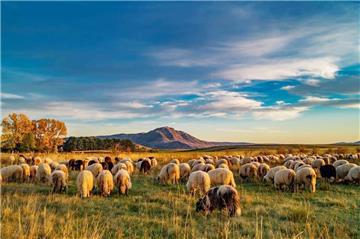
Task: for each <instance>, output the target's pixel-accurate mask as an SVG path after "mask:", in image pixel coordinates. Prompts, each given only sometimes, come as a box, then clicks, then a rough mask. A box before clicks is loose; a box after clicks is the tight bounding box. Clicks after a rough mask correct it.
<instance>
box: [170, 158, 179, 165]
mask: <svg viewBox="0 0 360 239" xmlns="http://www.w3.org/2000/svg"><path fill="white" fill-rule="evenodd" d="M169 163H174V164H177V165H179V164H180V161H179V160H178V159H173V160H171V161H170V162H169Z"/></svg>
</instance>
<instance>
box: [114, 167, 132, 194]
mask: <svg viewBox="0 0 360 239" xmlns="http://www.w3.org/2000/svg"><path fill="white" fill-rule="evenodd" d="M114 181H115V185H116V187H117V188H118V189H119V194H125V195H128V190H129V189H131V186H132V184H131V179H130V175H129V173H128V171H126V170H124V169H120V170H119V171H118V172H117V173H116V175H115V177H114Z"/></svg>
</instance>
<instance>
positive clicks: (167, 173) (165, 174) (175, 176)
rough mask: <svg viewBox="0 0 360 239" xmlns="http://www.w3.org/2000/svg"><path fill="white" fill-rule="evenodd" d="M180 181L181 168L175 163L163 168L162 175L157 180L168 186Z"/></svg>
mask: <svg viewBox="0 0 360 239" xmlns="http://www.w3.org/2000/svg"><path fill="white" fill-rule="evenodd" d="M179 179H180V168H179V165H177V164H175V163H169V164H167V165H165V166H164V167H162V169H161V170H160V174H159V176H158V177H157V180H158V181H159V182H160V183H161V184H167V183H168V182H169V181H170V182H171V183H172V184H177V183H178V181H179Z"/></svg>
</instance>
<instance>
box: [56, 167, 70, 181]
mask: <svg viewBox="0 0 360 239" xmlns="http://www.w3.org/2000/svg"><path fill="white" fill-rule="evenodd" d="M55 170H61V171H63V172H64V173H65V178H66V181H67V180H68V178H69V170H68V168H67V167H66V165H65V164H59V165H58V166H57V167H56V168H55Z"/></svg>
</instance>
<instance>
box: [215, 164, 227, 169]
mask: <svg viewBox="0 0 360 239" xmlns="http://www.w3.org/2000/svg"><path fill="white" fill-rule="evenodd" d="M216 168H227V169H229V166H228V165H227V164H226V163H221V164H219V165H218V166H217V167H216Z"/></svg>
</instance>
